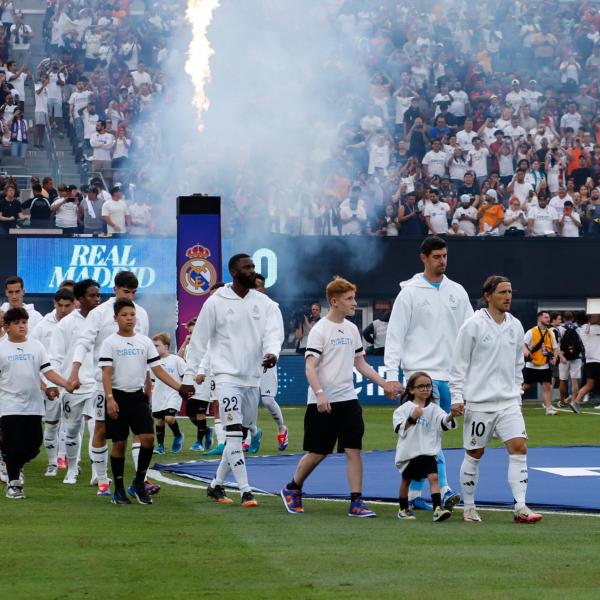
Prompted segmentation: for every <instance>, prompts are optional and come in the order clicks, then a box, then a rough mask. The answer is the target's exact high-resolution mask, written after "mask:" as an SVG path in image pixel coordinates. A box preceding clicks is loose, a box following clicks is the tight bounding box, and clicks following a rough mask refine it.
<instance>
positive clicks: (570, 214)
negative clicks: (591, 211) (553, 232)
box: [558, 200, 581, 237]
mask: <svg viewBox="0 0 600 600" xmlns="http://www.w3.org/2000/svg"><path fill="white" fill-rule="evenodd" d="M558 226H559V231H560V235H561V236H562V237H579V229H580V228H581V217H580V216H579V213H578V212H577V211H576V210H575V209H574V205H573V202H572V201H571V200H566V201H565V203H564V205H563V212H562V214H561V215H560V217H559V219H558Z"/></svg>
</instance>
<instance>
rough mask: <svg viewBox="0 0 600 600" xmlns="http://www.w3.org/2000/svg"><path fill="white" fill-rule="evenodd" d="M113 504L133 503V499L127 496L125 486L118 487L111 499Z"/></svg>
mask: <svg viewBox="0 0 600 600" xmlns="http://www.w3.org/2000/svg"><path fill="white" fill-rule="evenodd" d="M111 502H112V503H113V504H131V500H130V499H129V498H128V497H127V494H126V493H125V489H124V488H117V489H116V490H115V493H114V494H113V497H112V499H111Z"/></svg>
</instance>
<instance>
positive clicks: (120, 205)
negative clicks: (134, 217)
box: [102, 198, 129, 233]
mask: <svg viewBox="0 0 600 600" xmlns="http://www.w3.org/2000/svg"><path fill="white" fill-rule="evenodd" d="M127 215H129V208H128V207H127V202H125V200H113V199H112V198H111V199H110V200H107V201H106V202H105V203H104V204H103V205H102V216H103V217H110V218H111V220H112V222H113V223H114V224H115V225H116V226H117V227H119V231H117V230H116V229H115V228H114V227H112V226H111V225H108V224H107V226H106V230H107V232H108V233H125V232H126V231H127V225H126V220H125V217H126V216H127Z"/></svg>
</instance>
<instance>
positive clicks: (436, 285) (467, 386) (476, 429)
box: [0, 237, 541, 522]
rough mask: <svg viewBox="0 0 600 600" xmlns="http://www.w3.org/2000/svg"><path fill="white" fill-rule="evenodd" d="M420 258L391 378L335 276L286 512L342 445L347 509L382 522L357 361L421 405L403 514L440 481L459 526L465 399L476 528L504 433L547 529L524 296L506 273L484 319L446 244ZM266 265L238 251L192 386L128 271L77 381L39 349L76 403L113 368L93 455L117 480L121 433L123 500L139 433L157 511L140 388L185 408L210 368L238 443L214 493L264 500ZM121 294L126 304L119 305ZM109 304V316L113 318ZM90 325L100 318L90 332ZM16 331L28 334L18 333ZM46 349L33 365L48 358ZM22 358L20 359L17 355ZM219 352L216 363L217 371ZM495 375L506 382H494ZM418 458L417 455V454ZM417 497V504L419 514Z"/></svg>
mask: <svg viewBox="0 0 600 600" xmlns="http://www.w3.org/2000/svg"><path fill="white" fill-rule="evenodd" d="M421 260H422V261H423V263H424V266H425V269H424V273H421V274H417V275H416V276H415V277H414V278H413V279H412V280H410V281H409V282H405V283H404V284H403V289H402V291H401V292H400V294H399V296H398V298H397V300H396V302H395V304H394V310H393V312H392V317H391V319H390V327H389V332H388V343H387V345H386V358H385V362H386V368H387V382H386V381H384V380H383V379H382V378H381V377H379V375H378V374H377V373H376V372H375V371H374V370H373V369H372V368H371V367H370V366H369V365H368V364H367V363H366V361H365V360H364V355H363V354H364V353H363V349H362V346H361V342H360V335H359V334H358V330H357V329H356V327H355V326H354V325H353V324H352V323H351V322H350V321H348V320H347V319H346V317H348V316H352V315H353V314H354V312H355V309H356V299H355V292H356V288H355V287H354V286H353V285H352V284H350V283H349V282H347V281H346V280H343V279H341V278H335V279H334V280H333V281H332V282H331V283H330V284H329V286H328V288H327V296H328V301H329V304H330V312H329V314H328V316H327V318H326V319H323V320H322V323H321V322H320V323H319V324H317V326H315V328H313V330H311V338H310V339H309V340H308V344H307V356H306V358H307V367H306V373H307V378H308V381H309V386H310V387H309V396H308V408H307V412H306V416H305V432H304V449H305V451H306V452H307V454H306V455H305V456H304V457H303V458H302V459H301V461H300V463H299V464H298V467H297V469H296V472H295V474H294V477H293V478H292V480H291V482H290V483H289V484H288V485H286V486H285V487H284V488H283V489H282V491H281V496H282V498H283V500H284V504H285V506H286V509H287V510H288V511H289V512H291V513H295V514H301V513H303V507H302V485H303V483H304V481H305V480H306V478H307V477H308V476H309V475H310V473H311V472H312V471H313V470H314V469H315V468H316V467H317V466H318V464H319V463H320V462H321V461H322V460H323V459H324V458H325V457H326V456H327V455H328V454H329V453H331V452H332V451H333V449H334V447H335V444H336V442H337V443H338V448H339V447H341V448H342V449H343V451H344V452H345V453H346V456H347V459H348V478H349V482H350V488H351V503H350V509H349V512H348V514H349V515H350V516H356V517H373V516H375V513H374V512H373V511H371V510H370V509H369V508H368V507H367V506H366V504H365V503H364V501H363V500H362V494H361V487H362V461H361V452H360V451H361V446H362V437H363V434H364V422H363V420H362V412H361V409H360V405H359V404H358V401H357V400H356V398H355V392H354V388H353V386H352V367H353V366H354V367H356V368H357V369H358V370H359V372H361V373H362V374H363V375H364V376H366V377H367V378H368V379H371V380H372V381H373V382H374V383H376V384H377V385H380V386H383V387H384V389H385V391H386V394H388V395H390V396H391V397H394V398H395V397H397V396H398V395H399V394H400V393H402V392H404V399H405V400H406V401H407V404H406V406H409V407H410V408H411V410H410V411H409V412H408V413H407V414H404V415H402V414H401V413H402V411H401V409H402V407H401V409H399V411H400V412H399V411H396V413H395V418H394V424H395V430H396V432H397V433H398V434H399V442H398V454H397V457H399V458H397V466H398V468H399V469H400V471H401V472H402V476H403V485H402V486H401V491H400V505H401V510H400V512H399V517H400V518H411V517H412V516H414V515H412V513H411V512H410V509H409V508H408V500H409V498H407V497H405V494H406V492H407V485H406V482H408V481H411V482H416V481H419V480H422V479H423V478H425V477H427V478H429V479H430V481H431V483H432V492H433V495H434V508H435V509H436V510H435V512H434V520H444V518H447V517H448V516H449V513H450V511H451V509H452V507H453V506H454V505H455V504H456V503H457V502H458V501H459V499H460V496H459V495H458V494H455V493H454V492H452V490H450V489H449V488H448V487H447V483H446V484H445V485H444V483H445V467H444V460H443V454H442V453H441V443H440V442H439V438H440V430H444V429H447V428H449V427H452V426H454V417H456V416H458V415H460V414H462V413H463V411H464V404H465V397H466V398H467V408H466V412H465V427H464V433H463V437H464V444H465V449H466V451H467V452H466V455H465V459H464V461H463V465H462V466H461V489H462V492H463V496H464V500H465V517H464V518H465V520H467V521H479V520H480V517H479V515H478V514H477V512H476V510H475V505H474V491H475V487H476V483H477V478H478V465H479V460H480V458H481V456H482V455H483V452H484V449H485V446H486V445H487V443H488V442H489V439H490V437H491V435H492V434H493V433H494V432H495V433H496V434H497V435H498V436H499V437H500V439H502V441H503V442H504V443H505V445H506V447H507V450H508V452H509V473H508V480H509V484H510V486H511V488H512V490H513V495H514V497H515V520H516V521H518V522H537V521H538V520H540V518H541V516H540V515H537V514H536V513H533V512H532V511H530V510H529V509H528V507H527V506H526V504H525V492H526V487H527V464H526V432H525V424H524V421H523V417H522V414H521V411H520V385H521V383H522V376H521V369H522V366H523V355H522V348H523V330H522V327H521V326H520V324H519V323H518V321H517V320H516V319H514V318H512V317H511V316H510V315H509V314H508V310H509V309H510V302H511V299H512V289H511V286H510V282H509V281H508V280H507V279H506V278H503V277H492V278H489V279H488V280H487V281H486V283H485V285H484V290H483V292H484V294H483V295H484V300H485V303H486V308H484V309H482V310H481V311H478V312H477V313H476V314H475V315H473V311H472V309H470V305H468V298H467V296H466V292H465V291H464V289H463V288H462V287H461V286H459V285H458V284H456V283H455V282H452V281H450V280H449V279H448V278H447V277H446V276H445V275H444V272H445V268H446V261H447V248H446V243H445V242H444V241H443V240H441V239H439V238H435V237H433V238H428V239H427V240H425V242H424V243H423V245H422V252H421ZM254 269H255V267H254V263H253V261H252V259H251V258H250V257H249V256H248V255H236V256H234V257H233V258H232V259H231V260H230V262H229V270H230V273H231V275H232V277H233V283H232V284H231V285H230V286H223V287H221V288H219V289H218V290H216V292H215V293H214V295H213V296H212V297H211V298H209V299H208V301H207V302H206V304H205V306H204V309H203V310H202V312H201V314H200V317H199V321H198V323H197V326H196V327H195V328H194V330H193V332H192V335H191V337H190V340H189V348H188V352H187V359H188V360H187V365H186V369H185V373H184V376H183V384H180V383H178V382H177V381H175V380H174V379H173V378H171V377H170V376H169V375H168V374H167V373H165V372H164V371H163V370H162V368H161V367H160V366H159V363H160V357H159V355H158V353H157V351H156V348H154V346H151V344H150V343H149V340H148V339H147V338H145V337H144V336H138V335H137V334H136V333H135V331H136V329H137V328H138V327H143V326H144V325H145V327H146V330H147V316H145V312H144V311H143V309H141V308H140V307H138V306H137V305H135V304H134V303H133V302H132V298H133V297H134V296H135V290H136V288H137V282H135V285H134V284H133V281H132V280H129V281H125V280H124V279H123V280H121V281H119V276H120V275H123V277H131V276H132V274H130V273H129V274H124V273H122V274H119V275H118V276H117V279H115V292H116V294H115V298H112V299H111V300H109V301H107V302H106V303H104V304H103V305H101V306H100V307H98V308H96V309H95V310H92V311H91V312H90V314H89V315H88V316H87V323H86V325H85V328H84V329H83V332H82V333H81V334H80V335H79V336H78V337H77V340H76V342H75V344H74V350H73V356H72V364H73V367H72V369H71V372H70V374H69V376H68V379H67V378H66V372H64V373H63V375H64V377H61V375H60V374H57V373H55V372H54V371H53V370H52V369H51V368H50V366H49V364H48V363H47V362H44V360H43V359H44V354H43V347H42V346H41V345H38V347H37V348H34V349H35V350H36V352H37V353H38V354H39V355H40V356H39V357H38V358H39V361H38V362H39V364H38V365H37V367H38V368H39V369H41V370H42V372H43V373H44V376H45V377H46V378H47V379H48V380H49V381H50V382H51V383H54V384H56V385H60V386H63V387H65V388H66V390H67V392H68V394H71V395H76V393H77V391H78V390H80V389H81V387H82V383H83V378H82V373H83V372H84V369H83V366H84V363H85V360H86V359H87V358H89V357H93V361H92V362H91V367H92V372H93V371H94V369H93V367H94V364H97V365H100V366H101V368H102V377H101V379H102V387H99V386H98V385H97V375H96V386H95V387H96V392H97V396H96V400H97V402H96V404H95V408H96V410H97V411H98V412H97V414H96V415H95V416H96V420H95V430H94V438H93V441H92V450H91V452H92V455H94V459H93V467H94V474H95V477H97V479H98V482H99V483H101V484H102V485H105V484H104V482H105V481H107V475H106V461H104V466H102V460H101V459H102V455H103V454H106V452H107V448H106V436H107V435H108V436H109V437H110V438H112V440H113V450H112V455H111V464H112V470H113V476H114V477H115V485H116V488H117V489H116V490H115V495H114V496H113V502H115V503H118V504H119V503H125V502H129V500H128V499H127V496H126V494H125V491H124V485H123V482H122V474H123V462H124V459H123V453H124V443H123V442H124V439H123V436H125V437H126V433H127V431H128V429H129V428H131V429H132V431H133V433H135V434H137V435H138V440H139V441H137V444H139V446H138V448H140V447H141V449H140V450H139V458H138V465H137V472H136V478H135V479H134V481H133V482H132V485H131V486H130V487H129V492H130V495H132V496H134V497H136V498H137V499H138V501H140V502H141V503H149V502H151V500H150V498H149V496H148V493H147V492H148V490H147V489H146V487H145V486H144V485H143V482H144V480H145V474H146V470H147V467H148V464H149V461H150V456H151V453H152V449H151V447H152V444H153V433H151V432H152V422H151V419H148V415H149V411H148V410H146V411H144V410H142V405H143V402H142V399H143V398H144V396H143V394H142V393H141V390H142V388H143V387H144V385H145V384H146V383H147V378H146V377H145V373H146V370H147V368H148V366H149V367H150V368H151V369H152V371H153V372H154V373H155V375H156V376H157V378H158V379H160V380H161V381H163V382H164V383H165V384H166V385H168V386H169V387H171V388H173V389H174V390H176V391H177V392H178V393H179V394H180V395H181V397H182V398H185V399H190V398H192V397H193V396H194V395H195V394H196V393H197V387H196V386H201V385H203V384H204V383H205V381H206V380H207V376H208V375H210V373H209V368H210V370H211V371H212V377H213V379H214V384H215V392H216V396H217V398H218V400H219V410H220V416H221V420H222V422H223V423H224V424H225V425H224V429H225V438H226V442H225V447H224V450H223V454H222V458H221V461H220V464H219V467H218V469H217V472H216V476H215V478H214V479H213V481H212V482H211V485H210V486H209V487H208V490H207V494H208V496H209V497H211V498H213V499H214V500H216V501H218V502H221V503H231V502H232V500H231V499H230V498H228V497H227V496H226V494H225V490H224V483H225V480H226V478H227V477H228V475H229V474H230V473H233V475H234V477H235V479H236V481H237V484H238V486H239V488H240V491H241V493H242V505H243V506H255V505H256V500H255V498H254V497H253V495H252V492H251V487H250V485H249V483H248V477H247V472H246V465H245V460H244V456H243V438H244V435H245V434H246V433H247V432H248V431H250V432H256V416H257V407H258V401H259V385H260V378H261V367H262V369H264V370H265V371H266V370H268V369H272V368H273V367H274V366H275V364H276V362H277V359H278V355H279V351H280V349H281V344H282V341H283V326H282V319H281V313H280V312H279V309H278V307H277V305H276V304H275V303H274V302H273V301H271V300H270V299H268V298H267V297H266V296H265V295H264V294H260V293H258V292H256V290H255V289H254V288H255V287H256V274H255V270H254ZM119 290H120V291H121V294H119ZM119 295H121V296H125V298H123V297H121V298H119ZM127 296H128V297H127ZM103 307H104V312H102V311H101V309H102V308H103ZM467 307H468V308H467ZM111 309H112V312H113V316H112V317H110V313H111ZM12 310H16V311H19V310H20V311H21V313H19V314H16V315H15V313H13V314H11V311H10V310H9V311H7V313H6V315H5V320H6V321H7V333H8V335H9V342H10V343H11V344H12V343H13V342H16V343H21V344H22V343H23V341H24V340H23V339H17V338H15V339H12V338H13V337H14V336H15V335H17V336H18V335H21V338H22V330H23V328H25V330H26V323H23V321H26V320H27V319H26V317H25V318H21V319H19V318H16V317H19V315H20V316H21V317H23V315H26V314H27V313H26V311H24V309H22V308H20V309H18V308H17V309H12ZM90 321H93V323H91V324H90ZM115 321H116V323H117V325H118V332H116V333H114V332H113V331H114V323H115ZM15 323H16V325H15V326H18V327H21V330H19V331H16V332H13V331H12V328H13V325H14V324H15ZM140 324H141V325H140ZM432 328H433V329H432ZM107 329H108V331H106V330H107ZM111 332H112V333H111ZM101 333H106V334H107V335H104V336H103V337H104V341H102V340H99V338H100V337H101V336H100V334H101ZM128 338H131V339H128ZM138 338H139V339H138ZM457 338H458V341H457V342H456V344H454V342H455V340H456V339H457ZM136 344H137V345H136ZM5 346H6V343H4V344H3V345H2V346H0V361H2V359H3V358H4V352H3V351H4V350H5ZM98 347H99V349H98ZM17 350H21V351H22V350H23V349H22V348H20V349H19V348H17ZM36 352H33V353H31V354H30V356H32V357H33V358H35V355H36ZM11 356H12V357H13V359H14V356H16V355H11ZM208 356H210V365H208V364H207V357H208ZM133 357H135V359H136V360H137V361H138V362H139V368H137V371H136V370H135V369H127V368H126V366H124V365H127V360H128V359H129V358H133ZM14 360H24V359H14ZM32 360H33V359H32ZM10 361H11V358H10V357H9V358H8V362H9V363H10ZM5 364H6V363H5ZM70 364H71V361H70V360H69V361H65V368H66V370H68V367H69V366H70ZM130 364H133V363H130ZM136 364H137V363H136ZM154 365H157V366H154ZM499 365H500V366H501V368H500V367H499ZM400 366H402V368H403V370H404V372H405V374H406V375H407V376H408V383H407V389H406V390H405V389H404V388H403V387H402V386H401V385H400V383H399V382H398V368H399V367H400ZM96 373H98V370H97V369H96ZM136 373H137V374H136ZM492 373H493V374H494V377H491V376H490V375H491V374H492ZM3 374H4V369H0V376H1V375H3ZM142 375H144V376H142ZM136 377H137V379H136ZM448 382H449V383H450V384H449V386H448ZM434 388H436V389H435V392H436V394H435V395H434V393H433V391H434ZM449 388H450V389H451V390H452V394H450V393H449V391H448V390H449ZM48 390H50V391H48ZM0 391H1V390H0ZM46 392H47V396H48V397H49V398H52V396H55V395H57V394H58V390H56V389H55V388H52V387H49V388H48V389H47V390H46ZM104 397H106V403H105V402H104V401H103V400H104ZM450 397H452V405H451V406H448V407H447V408H448V409H449V410H444V411H443V414H444V415H448V414H449V416H443V417H442V418H440V419H438V418H435V419H431V418H427V417H425V416H424V414H425V412H426V410H427V409H428V407H429V406H434V405H433V404H432V402H431V401H432V400H433V399H437V400H438V401H439V402H440V405H441V408H442V409H444V408H445V407H444V401H445V402H446V404H447V403H448V401H450ZM100 400H102V401H100ZM0 401H2V397H1V396H0ZM105 405H106V407H107V411H108V416H109V420H108V421H107V422H106V425H105V423H104V420H103V418H104V414H102V415H101V414H100V409H101V408H102V409H104V406H105ZM136 406H137V408H133V409H132V407H136ZM146 408H147V406H146ZM1 414H2V429H3V431H4V440H5V441H4V446H3V447H4V455H5V459H6V463H7V469H8V472H9V473H8V474H9V479H10V484H9V491H8V492H7V495H9V497H11V495H10V494H11V493H12V497H19V496H18V493H19V487H20V486H19V481H18V479H16V477H15V476H17V475H18V473H16V472H15V469H16V462H15V459H14V456H12V454H11V452H10V451H9V452H8V453H7V445H8V446H10V444H7V443H6V439H7V437H10V438H14V437H15V436H13V434H12V432H11V434H10V436H7V434H6V431H5V430H6V427H5V418H6V417H10V416H12V415H8V414H7V412H6V410H4V407H3V409H2V413H1ZM439 414H440V413H439V412H438V415H439ZM165 416H166V415H165ZM469 426H471V427H470V432H469ZM15 427H16V425H15ZM199 429H200V428H199ZM25 431H26V430H25ZM26 437H27V436H25V438H26ZM420 438H423V439H420ZM433 438H435V439H433ZM410 439H412V440H413V441H414V442H415V443H414V444H413V446H414V448H413V449H412V450H411V451H410V452H409V453H408V454H406V453H402V452H401V449H402V448H404V449H405V450H406V446H410V444H409V443H407V440H410ZM431 442H432V443H431ZM424 447H427V448H428V450H429V452H428V453H425V454H424V453H423V452H422V450H423V448H424ZM431 448H435V452H434V455H435V456H436V457H437V458H436V460H435V461H432V460H422V458H423V456H429V457H430V458H431ZM413 452H417V454H415V455H414V456H413V455H411V454H412V453H413ZM21 454H22V455H23V453H21ZM9 455H10V456H9ZM21 457H22V456H21ZM438 474H439V480H440V483H441V484H442V489H441V490H440V491H438V487H437V478H438ZM434 486H435V489H434ZM444 487H445V488H446V489H445V490H444ZM21 488H22V486H21ZM11 490H12V492H11ZM21 493H22V489H21ZM414 500H415V498H414V497H413V506H414V505H415V502H414Z"/></svg>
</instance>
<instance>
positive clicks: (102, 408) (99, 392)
mask: <svg viewBox="0 0 600 600" xmlns="http://www.w3.org/2000/svg"><path fill="white" fill-rule="evenodd" d="M92 403H93V405H92V408H91V411H90V412H91V413H92V417H93V418H94V419H95V420H96V421H105V420H106V417H105V415H106V398H105V397H104V388H103V387H102V386H100V387H96V390H95V391H94V394H93V395H92ZM88 410H89V409H88Z"/></svg>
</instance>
